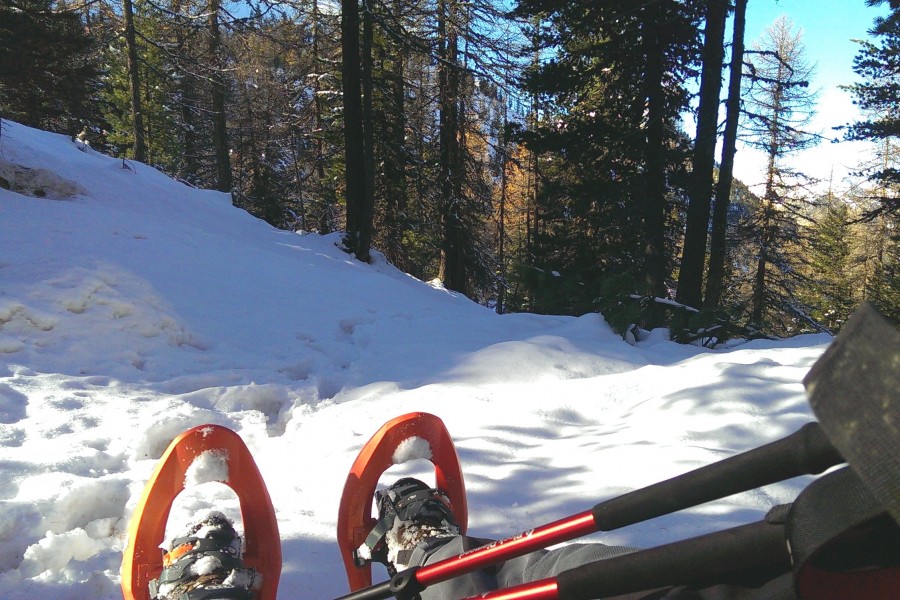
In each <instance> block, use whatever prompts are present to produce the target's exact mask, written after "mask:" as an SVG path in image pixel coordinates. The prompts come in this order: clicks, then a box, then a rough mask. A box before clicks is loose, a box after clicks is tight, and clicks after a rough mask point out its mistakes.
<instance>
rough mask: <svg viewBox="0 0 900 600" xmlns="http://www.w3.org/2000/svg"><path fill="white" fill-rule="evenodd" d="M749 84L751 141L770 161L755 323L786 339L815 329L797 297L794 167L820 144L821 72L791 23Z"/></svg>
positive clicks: (758, 223)
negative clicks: (817, 78)
mask: <svg viewBox="0 0 900 600" xmlns="http://www.w3.org/2000/svg"><path fill="white" fill-rule="evenodd" d="M749 65H750V76H749V77H748V78H747V79H746V86H745V109H746V115H747V122H746V126H745V132H744V133H745V139H746V140H747V142H748V143H749V144H751V145H752V146H755V147H756V148H759V149H760V150H762V151H763V152H764V154H765V157H766V168H765V171H764V172H763V174H762V175H763V179H764V182H765V184H764V187H765V189H764V192H763V194H762V197H761V200H760V203H759V206H758V207H757V209H756V214H755V219H754V222H753V227H752V228H751V231H752V236H753V238H754V240H755V242H756V252H757V256H756V265H755V268H754V275H753V295H752V300H751V307H750V314H749V320H750V322H751V323H753V324H755V325H757V326H765V328H767V329H770V330H776V331H779V332H782V333H786V332H791V331H793V330H794V329H793V327H794V326H795V325H794V323H796V322H798V321H799V322H801V323H802V325H800V326H801V327H805V326H808V325H812V322H811V320H810V319H809V317H808V307H805V306H803V305H802V303H801V302H800V301H799V299H798V298H797V296H796V289H797V285H798V284H799V281H798V278H799V277H800V271H799V270H798V268H797V263H798V260H799V258H798V254H799V253H800V252H801V244H802V239H801V236H802V230H801V227H800V223H799V221H800V220H801V219H802V218H803V214H804V211H805V209H804V208H803V206H802V205H803V204H804V203H808V202H810V201H811V200H810V199H809V198H808V193H807V192H806V190H804V187H803V186H804V183H805V180H806V178H805V176H804V175H803V174H802V173H799V172H797V171H796V170H794V169H792V168H790V166H789V165H788V164H787V160H786V159H788V158H789V157H790V156H791V155H793V154H794V153H796V152H797V151H799V150H802V149H804V148H808V147H810V146H812V145H814V144H815V143H817V142H818V137H817V136H816V135H814V134H813V133H811V132H809V131H807V130H806V129H805V128H806V126H807V125H808V123H809V121H810V119H811V118H812V115H813V110H814V108H815V98H816V95H815V93H813V92H811V91H810V90H809V79H810V77H811V75H812V72H813V67H812V66H811V65H810V64H809V63H808V62H807V60H806V57H805V49H804V46H803V42H802V35H801V34H800V33H798V32H796V31H794V29H793V25H792V23H791V22H790V20H789V19H787V17H780V18H779V19H777V20H776V21H775V22H774V23H773V24H772V25H770V26H769V27H768V28H767V29H766V30H765V32H764V33H763V36H762V39H761V40H760V42H759V43H758V44H757V45H756V47H755V48H754V50H753V54H752V56H751V58H750V61H749Z"/></svg>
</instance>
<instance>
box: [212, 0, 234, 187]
mask: <svg viewBox="0 0 900 600" xmlns="http://www.w3.org/2000/svg"><path fill="white" fill-rule="evenodd" d="M207 25H208V26H209V55H210V61H211V63H212V65H213V66H212V68H213V74H212V115H213V149H214V151H215V157H216V189H217V190H219V191H222V192H230V191H231V157H230V156H229V154H228V123H227V120H226V116H225V75H224V74H223V73H222V61H221V59H220V55H221V52H222V37H221V33H220V32H219V0H210V4H209V15H208V16H207Z"/></svg>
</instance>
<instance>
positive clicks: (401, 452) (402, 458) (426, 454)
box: [391, 436, 432, 465]
mask: <svg viewBox="0 0 900 600" xmlns="http://www.w3.org/2000/svg"><path fill="white" fill-rule="evenodd" d="M431 456H432V455H431V444H429V443H428V440H424V439H422V438H420V437H419V436H413V437H408V438H406V439H405V440H403V441H402V442H400V443H399V444H397V449H396V450H394V455H393V456H391V461H392V462H393V463H394V464H395V465H402V464H403V463H405V462H410V461H412V460H419V459H421V460H431Z"/></svg>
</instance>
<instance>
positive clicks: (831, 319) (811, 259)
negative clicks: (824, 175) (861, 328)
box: [804, 193, 857, 332]
mask: <svg viewBox="0 0 900 600" xmlns="http://www.w3.org/2000/svg"><path fill="white" fill-rule="evenodd" d="M850 221H851V213H850V207H849V206H848V205H847V203H846V202H844V201H843V200H842V199H839V198H837V197H835V196H834V195H833V194H831V193H829V194H828V196H827V198H825V200H824V202H823V203H822V207H821V209H820V210H819V211H818V213H817V215H816V220H815V222H814V224H813V225H812V232H811V235H810V236H809V237H810V242H809V248H808V250H807V252H806V256H805V260H806V263H807V268H808V270H809V278H808V282H809V283H808V284H807V286H805V287H806V290H807V291H806V293H805V294H804V296H805V299H804V301H805V303H806V304H808V305H809V306H811V307H813V308H812V310H811V311H810V316H811V317H812V318H813V319H815V320H816V321H817V322H818V323H821V324H822V325H823V326H825V327H827V328H828V329H829V330H830V331H833V332H837V331H839V330H840V328H841V325H843V323H845V322H846V320H847V319H848V318H849V317H850V314H851V313H852V312H853V309H854V308H855V307H856V304H857V298H856V289H857V285H856V281H855V280H856V277H855V273H854V272H853V271H854V269H853V232H852V226H851V223H850Z"/></svg>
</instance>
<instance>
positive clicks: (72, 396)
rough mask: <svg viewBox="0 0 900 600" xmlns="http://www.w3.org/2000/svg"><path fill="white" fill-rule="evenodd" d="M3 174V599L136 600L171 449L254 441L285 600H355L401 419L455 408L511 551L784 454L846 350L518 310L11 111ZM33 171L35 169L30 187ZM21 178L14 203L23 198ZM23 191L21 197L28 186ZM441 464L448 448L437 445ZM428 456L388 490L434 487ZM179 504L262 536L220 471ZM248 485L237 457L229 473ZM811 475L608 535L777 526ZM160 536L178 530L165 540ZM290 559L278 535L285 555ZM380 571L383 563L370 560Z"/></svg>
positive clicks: (479, 497) (417, 451)
mask: <svg viewBox="0 0 900 600" xmlns="http://www.w3.org/2000/svg"><path fill="white" fill-rule="evenodd" d="M0 159H2V161H3V163H2V168H3V171H2V172H3V173H5V174H6V175H4V177H5V178H7V179H8V177H7V175H8V176H9V177H13V178H15V177H21V182H20V183H17V184H15V186H18V187H19V191H18V192H16V191H11V190H7V189H3V188H0V598H3V599H4V600H26V599H27V600H32V599H33V598H35V597H40V598H42V600H64V599H70V598H90V599H97V600H108V599H114V598H115V599H118V598H121V592H120V589H119V566H120V562H121V557H122V550H123V548H124V546H125V543H126V539H125V537H126V530H127V524H128V520H129V518H130V517H131V513H132V511H133V510H134V507H135V505H136V503H137V501H138V499H139V497H140V494H141V492H142V490H143V486H144V483H145V482H146V481H147V479H148V477H149V475H150V473H151V472H152V470H153V468H154V466H155V464H156V460H157V459H158V458H159V457H160V456H161V455H162V453H163V451H164V450H165V448H166V446H167V445H168V443H169V442H170V441H171V440H172V438H174V437H175V436H176V435H178V434H179V433H181V432H182V431H184V430H185V429H187V428H189V427H193V426H197V425H202V424H205V423H214V424H219V425H225V426H228V427H230V428H232V429H234V430H235V431H237V432H238V433H239V434H240V435H241V437H242V438H243V440H244V441H245V442H246V443H247V445H248V446H249V448H250V449H251V450H252V451H253V454H254V456H255V459H256V461H257V464H258V466H259V468H260V471H261V472H262V475H263V477H264V478H265V480H266V482H267V485H268V489H269V493H270V495H271V497H272V499H273V502H274V504H275V507H276V510H277V516H278V523H279V528H280V530H281V537H282V539H281V544H282V549H283V555H284V570H283V574H282V577H281V584H280V589H279V595H280V596H282V597H284V598H293V597H298V598H299V597H304V598H317V599H319V598H321V599H327V598H334V597H337V596H340V595H342V594H345V593H346V592H347V591H348V590H347V586H346V579H345V576H344V572H343V566H342V561H341V558H340V555H339V552H338V548H337V545H336V543H335V530H336V524H337V507H338V503H339V499H340V494H341V490H342V488H343V485H344V480H345V478H346V476H347V471H348V469H349V468H350V466H351V464H352V463H353V460H354V459H355V457H356V454H357V453H358V452H359V450H360V448H361V446H362V445H363V444H364V443H365V441H366V440H368V438H369V437H370V436H371V435H373V434H374V433H375V432H376V431H377V430H378V428H379V427H380V426H381V425H382V424H383V423H384V422H386V421H388V420H390V419H392V418H394V417H396V416H398V415H401V414H404V413H407V412H411V411H425V412H430V413H434V414H436V415H437V416H439V417H440V418H441V419H442V420H443V421H444V423H445V424H446V426H447V428H448V430H449V431H450V433H451V435H452V436H453V438H454V440H455V442H456V444H457V449H458V453H459V455H460V460H461V462H462V466H463V470H464V472H465V478H466V487H467V490H468V494H469V513H470V521H469V531H470V532H471V533H472V534H473V535H477V536H483V537H507V536H509V535H513V534H515V533H517V532H521V531H525V530H528V529H531V528H534V527H536V526H538V525H542V524H546V523H549V522H552V521H555V520H557V519H561V518H564V517H566V516H569V515H572V514H575V513H579V512H581V511H583V510H586V509H589V508H590V507H592V506H594V505H595V504H596V503H598V502H600V501H601V500H604V499H608V498H611V497H614V496H616V495H619V494H622V493H624V492H627V491H629V490H633V489H635V488H638V487H641V486H645V485H648V484H651V483H654V482H657V481H660V480H662V479H666V478H669V477H672V476H675V475H677V474H679V473H682V472H685V471H687V470H690V469H693V468H696V467H699V466H702V465H705V464H708V463H710V462H713V461H716V460H718V459H721V458H723V457H726V456H730V455H733V454H735V453H736V452H740V451H743V450H747V449H750V448H753V447H756V446H758V445H761V444H764V443H767V442H770V441H773V440H775V439H778V438H780V437H782V436H784V435H787V434H789V433H792V432H793V431H795V430H796V429H798V428H799V427H800V426H801V425H802V424H803V423H805V422H807V421H810V420H812V416H811V413H810V409H809V407H808V405H807V403H806V400H805V397H804V393H803V387H802V385H801V380H802V378H803V376H804V375H805V374H806V372H807V370H808V369H809V367H810V366H811V365H812V364H813V362H815V360H816V359H817V358H818V357H819V356H820V355H821V353H822V352H823V350H824V349H825V348H826V347H827V345H828V344H829V343H830V341H831V338H830V337H828V336H826V335H815V336H802V337H797V338H793V339H790V340H783V341H754V342H750V343H744V344H736V345H732V346H731V347H729V348H727V349H718V350H709V349H705V348H702V347H698V346H683V345H678V344H675V343H672V342H670V341H668V340H667V336H666V335H665V332H662V331H654V332H651V334H650V335H647V336H641V338H640V341H636V342H635V345H633V346H632V345H629V344H628V343H626V342H625V341H623V340H622V339H621V338H620V337H619V336H617V335H616V334H615V333H613V332H612V331H611V330H610V328H609V326H608V325H607V324H606V322H605V321H604V319H603V317H602V316H600V315H597V314H588V315H584V316H581V317H560V316H541V315H530V314H518V315H515V314H514V315H504V316H498V315H496V314H495V313H493V312H491V311H490V310H488V309H487V308H484V307H482V306H479V305H477V304H474V303H472V302H471V301H469V300H468V299H466V298H464V297H462V296H460V295H458V294H455V293H453V292H452V291H449V290H446V289H443V288H442V287H441V286H436V285H430V284H428V283H425V282H422V281H419V280H417V279H415V278H413V277H410V276H409V275H406V274H404V273H401V272H399V271H397V270H396V269H394V268H393V267H392V266H390V265H389V264H387V263H386V262H385V260H384V259H383V258H382V257H380V256H379V255H378V254H377V253H376V255H375V256H376V258H375V261H374V264H371V265H366V264H361V263H359V262H357V261H354V260H353V259H352V258H351V257H350V256H349V255H347V254H345V253H344V252H342V251H341V250H340V249H339V248H338V247H337V244H338V243H339V237H338V236H337V235H329V236H318V235H314V234H305V235H301V234H297V233H291V232H285V231H280V230H276V229H274V228H272V227H270V226H268V225H267V224H265V223H263V222H261V221H259V220H257V219H254V218H252V217H251V216H249V215H248V214H247V213H245V212H243V211H241V210H238V209H236V208H234V207H232V205H231V203H230V201H229V198H228V196H227V195H225V194H221V193H218V192H212V191H202V190H196V189H191V188H188V187H185V186H184V185H182V184H179V183H176V182H174V181H172V180H171V179H169V178H167V177H165V176H164V175H162V174H161V173H159V172H157V171H156V170H154V169H152V168H150V167H147V166H145V165H143V164H139V163H123V161H121V160H115V159H112V158H108V157H105V156H102V155H100V154H98V153H96V152H95V151H93V150H91V149H90V148H87V147H82V148H79V147H77V146H76V145H75V144H74V143H73V142H72V141H70V140H69V139H68V138H66V137H63V136H59V135H54V134H49V133H46V132H41V131H37V130H33V129H29V128H25V127H22V126H20V125H17V124H15V123H11V122H9V121H6V120H4V121H3V124H2V135H0ZM16 173H25V174H27V176H26V175H21V176H19V175H16ZM15 186H13V187H15ZM20 192H21V193H20ZM429 450H430V449H429ZM423 452H424V450H423V449H422V448H411V449H409V450H408V454H406V455H405V456H401V457H400V458H402V459H403V460H400V461H398V462H399V463H400V464H397V465H395V466H393V467H392V468H391V469H390V470H389V471H388V472H387V473H386V474H385V475H384V477H383V479H382V482H383V483H390V482H391V481H393V480H395V479H396V478H398V477H400V476H406V475H413V476H423V477H425V478H426V479H427V478H428V477H431V481H433V475H432V474H431V473H430V472H429V468H430V465H429V464H428V463H427V462H425V461H423V460H421V458H422V456H424V454H423ZM204 465H205V467H207V468H205V469H200V468H198V473H197V475H196V477H195V478H193V479H192V481H190V482H189V483H191V486H192V487H191V488H190V489H189V490H186V491H185V492H184V493H182V494H181V495H180V496H179V497H178V498H177V500H176V502H175V506H174V507H173V510H172V514H171V516H170V520H169V524H170V526H171V527H172V528H173V531H177V529H178V528H179V527H182V526H183V525H184V524H185V523H186V522H187V521H189V520H190V518H191V517H192V515H194V514H196V513H197V512H198V511H201V510H208V509H215V510H221V511H222V512H223V513H224V514H226V515H228V516H229V517H230V518H233V519H235V521H236V522H237V525H238V527H240V526H241V519H240V510H239V507H238V504H237V499H236V496H235V495H234V492H232V491H231V490H230V488H228V487H227V486H226V485H225V484H223V483H217V481H221V480H223V479H227V472H226V473H222V472H221V467H222V464H221V460H218V461H217V459H216V458H215V457H205V458H204V462H203V463H202V464H201V466H204ZM226 470H227V467H226ZM807 482H808V480H807V479H806V478H800V479H797V480H792V481H788V482H784V483H781V484H778V485H773V486H769V487H767V488H765V489H762V490H757V491H753V492H750V493H745V494H740V495H736V496H733V497H729V498H726V499H723V500H721V501H717V502H713V503H709V504H706V505H703V506H699V507H696V508H692V509H690V510H686V511H683V512H681V513H677V514H674V515H669V516H665V517H661V518H658V519H654V520H652V521H649V522H646V523H641V524H639V525H634V526H631V527H627V528H623V529H621V530H617V531H614V532H610V533H605V534H595V535H593V536H590V537H589V538H588V539H589V540H591V541H603V542H606V543H612V544H627V545H636V546H654V545H658V544H662V543H665V542H669V541H673V540H676V539H681V538H684V537H686V536H692V535H697V534H701V533H705V532H708V531H713V530H718V529H722V528H725V527H730V526H733V525H737V524H741V523H746V522H749V521H753V520H757V519H759V518H760V517H761V516H762V515H763V514H764V512H765V511H766V510H767V509H768V508H769V507H770V506H772V505H773V504H777V503H782V502H787V501H790V500H792V499H793V498H794V497H795V496H796V494H797V493H798V491H799V490H800V489H802V487H803V486H804V485H805V484H806V483H807ZM160 541H161V542H162V541H163V540H160ZM276 543H277V542H276ZM375 573H376V580H378V579H383V578H384V577H385V573H384V572H383V571H380V568H376V569H375Z"/></svg>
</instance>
